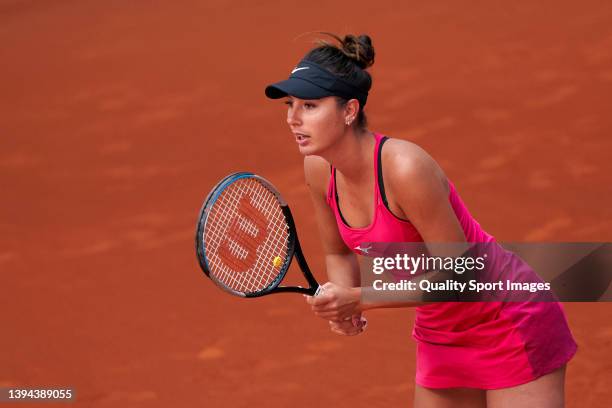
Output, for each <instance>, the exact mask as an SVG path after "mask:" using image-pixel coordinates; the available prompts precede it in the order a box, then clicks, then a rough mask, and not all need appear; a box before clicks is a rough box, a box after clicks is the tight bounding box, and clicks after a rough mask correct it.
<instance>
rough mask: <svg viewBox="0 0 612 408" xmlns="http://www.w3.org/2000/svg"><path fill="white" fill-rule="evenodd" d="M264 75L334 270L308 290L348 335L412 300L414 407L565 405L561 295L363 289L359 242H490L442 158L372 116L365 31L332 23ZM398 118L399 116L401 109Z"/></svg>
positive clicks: (566, 354)
mask: <svg viewBox="0 0 612 408" xmlns="http://www.w3.org/2000/svg"><path fill="white" fill-rule="evenodd" d="M330 36H332V37H333V38H334V40H335V41H337V43H335V41H334V42H332V43H329V42H324V41H322V42H320V43H319V44H318V45H317V46H316V47H315V48H313V49H312V50H311V51H309V52H308V53H307V54H306V56H305V57H304V58H303V59H302V60H301V61H300V62H299V64H298V65H297V66H296V67H295V68H293V69H292V71H291V74H290V76H289V79H287V80H284V81H281V82H277V83H275V84H272V85H269V86H268V87H267V88H266V90H265V93H266V95H267V96H268V97H269V98H272V99H277V98H285V100H286V104H287V123H288V125H289V128H290V130H291V132H292V134H293V136H294V138H295V141H296V142H297V146H298V149H299V151H300V152H301V153H302V154H303V155H304V172H305V176H306V182H307V184H308V187H309V189H310V192H311V195H312V200H313V202H314V208H315V212H316V218H317V222H318V226H319V230H320V234H321V238H322V242H323V247H324V250H325V253H326V257H325V260H326V267H327V274H328V278H329V282H328V283H326V284H325V285H324V292H323V294H322V295H320V296H317V297H308V298H307V301H308V303H309V304H310V305H311V307H312V310H313V311H314V313H315V314H316V315H317V316H319V317H321V318H324V319H326V320H329V321H330V325H331V329H332V331H334V332H336V333H338V334H343V335H354V334H358V333H360V332H361V330H362V329H361V328H360V327H356V326H354V325H353V324H352V322H351V317H353V316H359V315H360V314H361V313H362V312H363V311H364V310H368V309H374V308H383V307H416V320H415V325H414V330H413V337H414V338H415V340H416V342H417V364H416V391H415V407H453V408H456V407H506V406H510V405H512V406H513V407H561V406H563V405H564V382H565V366H566V363H567V362H568V361H569V360H570V359H571V358H572V356H573V355H574V354H575V352H576V348H577V346H576V343H575V342H574V339H573V338H572V335H571V333H570V330H569V328H568V325H567V322H566V319H565V315H564V313H563V311H562V309H561V306H560V305H559V304H558V303H555V302H548V303H538V302H522V303H521V302H514V303H501V302H490V303H485V302H473V303H459V302H446V303H430V304H423V303H420V304H419V303H414V302H373V303H372V302H370V303H364V302H363V301H362V290H364V289H363V288H361V287H360V276H359V268H358V263H357V258H356V256H355V254H359V253H360V244H361V243H364V242H424V243H425V244H426V243H427V242H491V241H494V238H493V237H492V236H491V235H489V234H487V233H486V232H485V231H484V230H483V229H482V228H481V226H480V225H479V224H478V223H477V222H476V220H475V219H474V218H473V217H472V216H471V215H470V213H469V212H468V210H467V208H466V207H465V205H464V204H463V202H462V200H461V198H460V197H459V195H458V193H457V191H456V190H455V188H454V186H453V184H452V183H451V182H450V181H449V180H448V179H447V177H446V176H445V174H444V172H443V171H442V169H441V168H440V166H438V164H437V163H436V162H435V161H434V160H433V159H432V157H431V156H429V155H428V154H427V152H425V151H424V150H423V149H422V148H420V147H419V146H417V145H416V144H414V143H411V142H408V141H404V140H400V139H393V138H387V137H385V136H383V135H381V134H379V133H376V132H372V131H370V130H368V128H367V121H366V115H365V112H364V107H365V105H366V102H367V99H368V94H369V91H370V88H371V86H372V79H371V77H370V74H369V73H368V72H367V71H366V69H367V68H368V67H370V66H371V65H372V64H373V62H374V48H373V47H372V43H371V39H370V37H369V36H367V35H360V36H353V35H347V36H345V37H344V38H340V37H337V36H335V35H331V34H330ZM400 120H401V119H400Z"/></svg>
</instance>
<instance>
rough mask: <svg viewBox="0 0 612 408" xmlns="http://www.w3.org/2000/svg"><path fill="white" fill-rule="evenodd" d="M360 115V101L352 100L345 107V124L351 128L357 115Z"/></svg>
mask: <svg viewBox="0 0 612 408" xmlns="http://www.w3.org/2000/svg"><path fill="white" fill-rule="evenodd" d="M358 113H359V101H358V100H357V99H350V100H349V101H348V102H347V103H346V105H344V122H345V123H346V125H347V126H351V125H352V124H353V122H354V121H355V119H357V114H358Z"/></svg>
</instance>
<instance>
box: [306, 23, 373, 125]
mask: <svg viewBox="0 0 612 408" xmlns="http://www.w3.org/2000/svg"><path fill="white" fill-rule="evenodd" d="M319 34H324V35H328V36H330V37H332V38H333V39H334V40H336V41H337V42H338V44H331V43H329V42H327V41H325V40H318V41H317V42H318V44H319V46H317V47H316V48H313V49H312V50H310V51H309V52H308V54H306V56H305V57H304V59H305V60H309V61H312V62H314V63H317V64H319V65H320V66H322V67H323V68H325V69H326V70H328V71H329V72H331V73H333V74H335V75H337V76H339V77H341V78H343V79H346V80H347V81H349V82H351V83H354V84H356V85H357V86H358V87H359V88H362V89H365V90H366V91H369V90H370V88H371V87H372V77H371V76H370V74H369V73H368V72H367V71H365V70H366V69H367V68H369V67H371V66H372V64H374V55H375V54H374V47H373V46H372V39H371V38H370V37H369V36H368V35H366V34H362V35H359V36H354V35H352V34H348V35H346V36H344V39H342V38H340V37H338V36H337V35H335V34H332V33H326V32H320V33H319ZM336 99H337V100H338V104H339V106H341V107H343V106H345V105H346V104H347V103H348V99H345V98H342V97H340V96H336ZM356 123H357V127H359V128H365V127H366V126H367V124H368V121H367V118H366V116H365V113H364V111H363V106H360V107H359V113H358V114H357V122H356Z"/></svg>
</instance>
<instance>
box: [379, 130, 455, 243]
mask: <svg viewBox="0 0 612 408" xmlns="http://www.w3.org/2000/svg"><path fill="white" fill-rule="evenodd" d="M389 147H390V148H392V149H389V152H388V154H387V155H385V160H384V161H383V163H385V161H386V162H387V163H388V166H385V167H388V168H386V169H385V171H386V174H388V175H389V176H387V177H388V178H389V184H390V185H389V187H390V188H391V190H392V191H393V195H394V197H395V200H396V202H397V204H398V206H399V207H400V208H401V210H402V212H403V213H404V214H406V216H407V217H408V219H409V220H410V222H411V223H412V225H414V227H415V228H416V229H417V231H418V232H419V234H420V235H421V237H422V238H423V240H424V241H425V242H426V243H427V242H440V243H450V242H465V234H464V232H463V229H462V228H461V225H460V224H459V221H458V220H457V216H456V215H455V212H454V210H453V208H452V206H451V204H450V201H449V198H448V194H449V193H448V181H447V179H446V175H445V174H444V172H443V171H442V169H441V168H440V166H439V165H438V164H437V163H436V161H435V160H434V159H433V158H432V157H431V156H430V155H429V154H427V152H425V151H424V150H423V149H421V148H420V147H418V146H416V145H414V144H412V143H408V142H404V141H398V142H397V143H394V144H393V145H392V146H389Z"/></svg>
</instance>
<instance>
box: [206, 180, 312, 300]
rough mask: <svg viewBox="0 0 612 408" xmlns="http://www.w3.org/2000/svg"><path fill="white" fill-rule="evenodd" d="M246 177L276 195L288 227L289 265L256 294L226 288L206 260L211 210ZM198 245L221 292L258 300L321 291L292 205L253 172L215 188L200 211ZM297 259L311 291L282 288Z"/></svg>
mask: <svg viewBox="0 0 612 408" xmlns="http://www.w3.org/2000/svg"><path fill="white" fill-rule="evenodd" d="M243 178H251V179H256V180H257V181H258V182H259V183H261V184H262V185H263V186H264V187H265V188H266V189H267V190H268V191H270V192H271V193H272V194H274V196H275V197H276V199H277V200H278V203H279V205H280V207H281V210H282V212H283V216H284V217H285V220H286V222H287V226H288V231H287V232H288V239H287V256H286V258H285V262H284V264H283V265H282V268H281V270H280V271H279V273H278V275H277V276H276V278H275V279H274V280H273V281H272V282H271V283H270V284H269V285H268V286H267V287H265V288H263V289H261V290H258V291H255V292H239V291H236V290H234V289H232V288H230V287H228V286H226V285H225V284H224V283H223V282H221V281H219V280H218V279H216V277H215V276H214V275H213V274H211V271H210V268H209V266H208V263H207V260H206V259H207V258H206V245H205V242H204V231H206V223H207V221H208V214H209V212H210V210H211V209H212V207H213V205H214V204H215V202H216V200H217V199H218V198H219V196H220V195H221V193H222V192H223V190H225V188H227V187H228V186H229V185H230V184H232V183H234V182H235V181H237V180H240V179H243ZM195 245H196V255H197V258H198V263H199V265H200V267H201V268H202V270H203V271H204V273H205V275H206V276H207V277H208V278H210V279H211V280H212V281H213V282H215V284H216V285H217V286H219V287H220V288H221V289H223V290H225V291H227V292H229V293H231V294H232V295H235V296H240V297H247V298H254V297H260V296H265V295H269V294H272V293H282V292H293V293H303V294H306V295H310V296H314V295H316V294H317V293H318V292H319V290H320V286H319V283H318V282H317V281H316V279H315V277H314V275H313V274H312V272H311V271H310V268H309V267H308V263H307V262H306V259H305V257H304V254H303V253H302V248H301V246H300V241H299V239H298V235H297V229H296V226H295V221H294V220H293V215H292V214H291V210H290V209H289V205H288V204H287V202H286V201H285V200H284V199H283V197H282V196H281V194H280V192H279V191H278V190H277V189H276V187H274V186H273V185H272V183H270V182H269V181H268V180H266V179H265V178H263V177H261V176H258V175H256V174H253V173H250V172H236V173H232V174H229V175H227V176H226V177H224V178H223V179H221V181H219V182H218V183H217V185H215V187H214V188H213V189H212V190H211V192H210V193H209V194H208V196H207V197H206V199H205V200H204V204H203V205H202V208H201V209H200V214H199V217H198V224H197V228H196V236H195ZM294 257H295V258H297V262H298V265H299V266H300V269H301V270H302V274H303V275H304V278H306V281H307V282H308V284H309V285H310V287H308V288H304V287H301V286H279V285H280V283H281V282H282V280H283V279H284V278H285V275H286V274H287V271H288V270H289V267H290V266H291V264H292V262H293V258H294Z"/></svg>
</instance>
